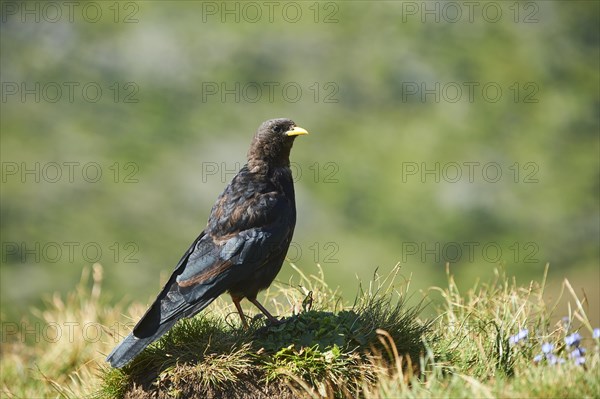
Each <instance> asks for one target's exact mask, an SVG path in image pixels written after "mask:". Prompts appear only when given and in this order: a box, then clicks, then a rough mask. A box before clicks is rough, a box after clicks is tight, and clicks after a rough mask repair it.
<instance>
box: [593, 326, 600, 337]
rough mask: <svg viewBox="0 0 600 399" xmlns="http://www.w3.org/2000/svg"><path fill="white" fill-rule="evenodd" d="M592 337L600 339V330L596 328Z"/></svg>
mask: <svg viewBox="0 0 600 399" xmlns="http://www.w3.org/2000/svg"><path fill="white" fill-rule="evenodd" d="M592 337H594V338H600V328H594V331H593V332H592Z"/></svg>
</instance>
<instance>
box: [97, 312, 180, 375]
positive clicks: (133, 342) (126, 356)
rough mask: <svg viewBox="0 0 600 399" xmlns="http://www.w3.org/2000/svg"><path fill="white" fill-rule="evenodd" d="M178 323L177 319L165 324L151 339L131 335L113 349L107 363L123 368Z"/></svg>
mask: <svg viewBox="0 0 600 399" xmlns="http://www.w3.org/2000/svg"><path fill="white" fill-rule="evenodd" d="M176 322H177V320H176V319H175V320H171V321H168V322H165V323H164V324H162V325H160V327H159V328H158V329H157V330H156V332H155V333H154V334H152V335H151V336H149V337H144V338H138V337H136V336H135V335H133V333H131V334H129V335H128V336H127V337H126V338H125V339H124V340H123V341H121V343H120V344H119V345H117V347H116V348H115V349H113V351H112V352H110V354H109V355H108V356H107V358H106V361H107V362H109V363H110V365H111V366H112V367H116V368H120V367H123V366H124V365H126V364H127V363H129V362H130V361H131V360H132V359H133V358H134V357H136V356H137V355H139V354H140V353H141V352H142V351H143V350H144V349H145V348H146V347H147V346H148V345H150V344H151V343H152V342H154V341H156V340H157V339H159V338H160V337H162V336H163V335H164V334H165V333H166V332H167V331H168V330H169V329H170V328H171V327H173V325H174V324H175V323H176Z"/></svg>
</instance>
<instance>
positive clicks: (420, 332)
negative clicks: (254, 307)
mask: <svg viewBox="0 0 600 399" xmlns="http://www.w3.org/2000/svg"><path fill="white" fill-rule="evenodd" d="M306 282H310V283H314V281H312V282H311V281H310V279H306ZM319 285H320V286H319V287H313V288H314V289H318V290H319V291H318V292H319V293H320V295H319V297H320V301H318V302H319V303H316V304H315V303H314V302H315V301H314V299H313V291H312V290H308V291H307V290H305V292H307V295H306V296H305V297H304V298H303V299H302V301H301V302H300V301H299V299H300V298H296V299H297V300H296V302H297V303H299V304H300V306H299V307H300V308H301V309H297V312H296V314H294V315H293V316H291V317H289V318H287V319H285V321H284V322H283V323H281V324H279V325H276V326H265V325H264V322H263V320H262V318H255V319H254V320H253V322H252V323H251V327H250V329H249V330H244V329H242V328H241V326H240V325H239V323H236V324H228V323H226V322H225V320H226V317H222V316H223V315H221V316H219V315H214V314H204V313H201V314H200V315H198V316H196V317H194V318H192V319H187V320H182V321H181V322H179V323H178V324H177V325H176V326H175V327H174V328H173V329H172V330H171V331H170V332H169V333H167V334H166V335H165V336H164V337H163V338H162V339H160V340H159V341H158V342H156V343H155V344H153V345H151V346H150V347H149V348H147V349H146V350H145V351H144V352H143V353H142V354H141V355H140V356H138V357H137V358H136V359H135V360H134V361H133V362H132V363H131V364H129V365H127V366H126V367H124V368H123V369H121V370H114V369H107V370H106V371H105V374H104V384H103V387H102V389H101V391H100V392H99V395H98V396H99V397H101V398H114V397H125V398H151V397H152V398H156V397H158V398H163V397H164V398H167V397H169V398H172V397H203V398H238V397H242V396H243V397H244V398H273V397H279V398H288V397H289V398H296V397H298V396H299V395H302V396H306V395H320V396H327V397H357V396H358V395H359V393H360V392H361V390H362V388H363V385H364V384H365V383H367V382H369V381H370V382H373V381H375V380H376V375H375V372H374V370H376V369H375V368H374V367H373V365H374V364H383V363H384V362H386V359H393V356H394V355H395V356H399V355H402V356H405V357H406V359H410V360H408V361H406V362H405V364H404V366H403V367H405V368H406V367H408V365H411V364H414V365H417V364H418V362H419V358H420V357H421V356H422V355H423V354H424V353H425V351H426V348H425V345H424V342H425V340H426V339H425V338H426V336H427V335H428V334H429V326H428V325H427V324H426V323H422V322H420V321H418V317H417V316H418V313H419V307H416V308H407V307H406V306H404V301H403V297H402V296H398V295H393V294H392V293H391V292H390V290H388V292H386V293H382V292H381V290H380V289H381V287H379V288H380V289H378V290H377V293H376V294H374V293H373V292H371V293H366V294H363V295H362V296H361V298H360V299H359V300H358V301H357V303H355V305H354V306H353V307H352V308H350V309H347V310H340V311H331V310H317V309H312V307H313V306H314V305H316V306H315V307H317V308H319V306H320V307H322V308H326V307H327V306H325V305H326V304H328V303H329V304H330V303H331V301H332V299H333V298H335V294H334V293H333V292H331V291H330V290H329V289H328V288H327V287H326V286H325V285H324V284H319ZM388 288H390V287H388ZM284 291H285V294H286V295H288V296H290V295H291V296H294V290H289V289H287V290H284ZM392 348H393V349H392ZM392 351H393V353H392ZM412 371H413V370H411V372H412Z"/></svg>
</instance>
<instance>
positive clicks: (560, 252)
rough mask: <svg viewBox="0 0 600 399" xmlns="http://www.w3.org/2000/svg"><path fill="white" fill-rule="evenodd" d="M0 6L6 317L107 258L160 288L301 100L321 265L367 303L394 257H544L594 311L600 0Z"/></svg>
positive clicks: (457, 262)
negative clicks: (271, 129) (260, 130)
mask: <svg viewBox="0 0 600 399" xmlns="http://www.w3.org/2000/svg"><path fill="white" fill-rule="evenodd" d="M1 6H2V10H1V12H2V17H1V18H2V19H1V25H0V29H1V30H0V33H1V37H0V43H1V61H0V66H1V75H2V76H1V81H2V103H1V118H0V123H1V140H2V142H1V144H2V145H1V157H2V191H1V208H2V209H1V221H2V227H1V235H2V237H1V241H2V265H1V269H0V270H1V300H2V317H3V319H5V320H16V319H19V318H20V317H21V315H22V314H24V313H25V312H27V310H28V308H29V307H30V306H32V305H37V304H38V302H39V301H40V298H41V297H42V295H43V294H45V293H51V292H54V291H66V290H68V289H71V288H73V286H74V285H75V284H76V282H77V281H78V279H79V276H80V274H81V269H82V268H83V267H84V266H85V265H88V264H90V263H93V262H96V261H98V262H100V263H102V264H103V265H104V267H105V274H106V280H105V281H106V287H105V292H108V293H109V294H110V296H111V298H112V300H114V301H117V300H122V299H123V298H124V299H125V300H126V301H139V302H146V301H149V300H151V299H152V298H154V296H155V295H156V293H157V291H158V288H159V286H160V283H161V282H164V279H165V278H166V276H167V275H168V274H170V272H171V270H172V268H173V267H174V265H175V264H176V263H177V261H178V259H179V257H180V256H181V254H182V253H183V252H184V251H185V249H186V248H187V246H188V245H189V244H190V243H191V242H192V240H193V239H194V238H195V237H196V235H197V234H198V233H199V232H200V231H201V230H202V229H203V228H204V225H205V223H206V219H207V217H208V213H209V211H210V208H211V206H212V203H213V201H214V200H215V199H216V197H217V196H218V195H219V193H220V192H221V190H222V189H223V187H224V186H225V184H226V183H227V182H228V181H229V180H230V179H231V178H232V177H233V175H234V174H235V171H236V170H237V169H238V168H239V166H241V165H242V164H243V163H244V162H245V154H246V150H247V147H248V145H249V143H250V139H251V137H252V135H253V133H254V132H255V130H256V128H257V127H258V125H259V124H260V123H261V122H262V121H264V120H266V119H270V118H274V117H289V118H292V119H293V120H294V121H296V123H297V124H298V125H300V126H302V127H304V128H306V129H307V130H308V131H309V132H310V133H311V135H309V136H307V137H302V138H300V139H299V140H297V141H296V144H295V147H294V150H293V152H292V161H293V167H294V172H295V174H296V179H297V182H296V192H297V194H296V195H297V203H298V223H297V227H296V233H295V237H294V243H293V244H292V247H291V249H290V252H289V258H290V260H292V261H293V262H294V263H295V264H297V265H298V266H299V267H300V268H301V269H302V270H304V271H305V272H307V273H315V272H316V271H317V266H316V264H317V263H319V264H321V265H322V267H323V269H324V272H325V276H326V279H327V281H328V282H329V284H330V285H332V286H338V285H339V287H340V290H341V291H342V293H343V294H344V296H345V297H346V298H348V299H351V298H353V297H354V295H355V294H356V292H357V289H358V280H363V281H365V280H368V279H369V278H371V276H372V275H373V273H374V271H375V269H376V268H379V272H380V273H385V272H386V271H389V270H390V269H392V267H393V266H394V265H395V264H396V263H398V262H400V263H401V265H402V273H403V274H404V275H405V276H406V277H407V278H409V277H411V278H412V283H411V287H412V290H413V291H417V290H420V289H426V288H427V287H429V286H431V285H434V284H443V283H444V281H445V268H444V265H445V263H446V262H450V263H451V271H452V272H453V273H454V274H455V275H456V278H457V280H458V282H459V286H462V287H465V288H466V287H469V286H471V285H472V284H473V282H474V281H476V280H477V279H478V278H480V279H484V280H485V279H489V278H490V277H491V276H492V275H493V270H494V268H495V267H496V266H498V265H503V266H504V267H506V269H507V270H508V271H509V272H510V273H513V274H515V275H516V276H517V281H518V282H519V283H523V284H527V283H528V281H529V280H530V279H541V277H542V274H543V270H544V267H545V265H546V263H548V262H549V263H550V273H549V279H550V286H549V287H550V288H549V291H548V298H549V299H552V298H554V299H555V298H556V297H557V296H558V292H559V288H560V284H561V281H562V279H564V278H565V277H566V278H568V279H569V280H570V281H571V282H572V284H573V286H574V287H576V289H577V290H579V292H582V291H584V292H585V293H586V295H587V298H588V299H589V301H590V312H589V315H590V318H591V320H593V321H595V323H596V325H598V322H600V315H599V313H600V307H599V305H598V304H599V301H600V298H599V292H600V271H599V235H600V213H599V202H598V200H599V198H598V197H599V191H600V183H599V182H600V179H599V177H600V176H599V170H600V168H599V167H600V165H599V134H598V133H599V109H600V100H599V98H600V97H599V59H600V57H599V56H600V54H599V36H600V35H599V32H598V30H599V28H598V27H599V26H600V24H599V22H600V21H599V19H600V18H599V11H600V10H599V3H598V2H592V1H582V2H578V1H552V2H513V1H510V2H500V1H497V2H399V1H398V2H393V1H392V2H345V3H344V2H313V1H311V2H195V1H183V2H175V1H173V2H167V1H151V2H150V1H148V2H118V3H115V2H76V3H73V4H71V3H69V4H65V3H63V2H26V3H21V2H6V1H5V2H2V4H1ZM290 275H291V267H289V265H284V267H283V270H282V272H281V274H280V275H279V277H278V280H280V281H287V280H288V278H289V276H290ZM159 276H160V278H159ZM159 280H160V281H159ZM418 296H420V294H417V297H418Z"/></svg>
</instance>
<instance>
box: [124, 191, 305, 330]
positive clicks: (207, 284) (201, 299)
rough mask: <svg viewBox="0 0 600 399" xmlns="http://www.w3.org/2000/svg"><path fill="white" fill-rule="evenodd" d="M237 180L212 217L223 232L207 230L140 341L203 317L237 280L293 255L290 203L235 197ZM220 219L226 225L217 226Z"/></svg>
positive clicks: (280, 198) (252, 195) (279, 196)
mask: <svg viewBox="0 0 600 399" xmlns="http://www.w3.org/2000/svg"><path fill="white" fill-rule="evenodd" d="M235 181H236V179H234V181H232V184H230V186H228V188H227V189H226V190H225V192H224V193H223V194H222V195H221V197H220V199H219V200H218V201H217V204H216V205H215V207H213V211H212V213H211V218H210V220H209V226H210V225H211V223H213V224H214V225H215V226H217V228H213V229H212V230H211V231H218V232H219V233H218V234H208V233H207V232H206V230H205V231H204V232H203V233H202V234H200V236H199V237H198V238H197V239H196V240H195V241H194V243H193V244H192V245H191V246H190V248H189V249H188V250H187V251H186V253H185V255H184V256H183V257H182V258H181V260H180V261H179V263H178V265H177V267H176V269H175V271H174V272H173V274H172V275H171V277H170V278H169V281H168V282H167V284H165V286H164V287H163V289H162V291H161V293H160V294H159V295H158V297H157V298H156V300H155V302H154V303H153V304H152V306H151V307H150V309H148V311H147V312H146V314H145V315H144V316H143V317H142V319H141V320H140V321H139V322H138V324H137V325H136V326H135V328H134V330H133V333H134V335H135V336H138V337H144V336H149V335H152V334H154V331H157V329H158V328H159V326H160V325H162V324H164V323H166V322H169V321H171V320H174V319H179V318H181V317H190V316H192V315H194V314H196V313H198V312H199V311H200V310H202V309H203V308H204V307H206V306H208V305H209V304H210V303H211V302H212V301H213V300H214V299H216V298H217V297H218V296H219V295H221V294H222V293H223V292H225V291H227V289H229V288H230V287H231V286H232V285H233V284H235V283H236V282H237V281H241V280H244V279H247V278H249V277H250V276H251V275H252V273H253V272H255V271H256V270H258V269H260V268H261V267H262V266H263V265H265V264H267V263H268V262H270V261H271V260H272V259H273V258H275V257H278V256H280V255H281V253H282V250H283V251H286V250H287V246H288V245H289V241H290V240H291V235H292V233H293V228H294V222H295V212H291V211H290V210H289V209H290V206H289V198H287V197H286V196H285V195H284V194H283V193H280V192H267V193H260V192H256V191H255V192H249V193H248V192H247V194H246V195H234V194H232V193H233V192H235V191H236V187H235V185H234V182H235ZM231 186H233V190H232V189H230V187H231ZM238 192H241V190H238ZM223 198H228V200H223ZM215 215H218V216H219V218H220V220H222V222H221V223H222V224H223V226H219V225H218V223H219V222H218V221H217V222H215V220H214V219H215V218H216V217H217V216H215ZM292 219H293V221H292ZM290 222H292V223H290ZM219 227H220V228H219Z"/></svg>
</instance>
